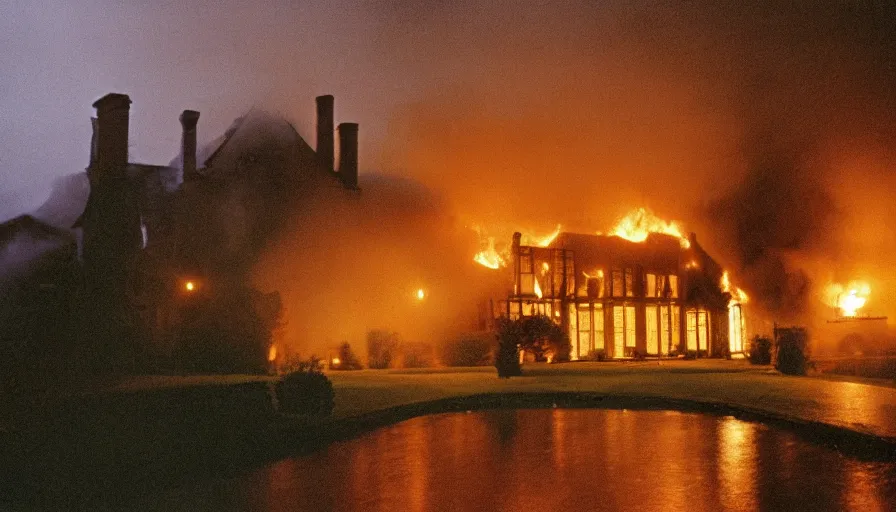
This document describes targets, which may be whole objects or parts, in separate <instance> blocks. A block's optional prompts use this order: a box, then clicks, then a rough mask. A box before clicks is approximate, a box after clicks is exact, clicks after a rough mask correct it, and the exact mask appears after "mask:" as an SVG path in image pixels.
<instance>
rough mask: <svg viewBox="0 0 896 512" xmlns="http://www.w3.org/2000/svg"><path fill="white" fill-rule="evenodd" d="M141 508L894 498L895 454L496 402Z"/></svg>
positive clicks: (682, 421) (846, 502) (520, 507)
mask: <svg viewBox="0 0 896 512" xmlns="http://www.w3.org/2000/svg"><path fill="white" fill-rule="evenodd" d="M140 501H141V502H140V503H138V504H135V505H134V506H135V507H136V508H140V509H142V510H189V511H199V510H258V511H285V510H309V511H310V510H321V511H323V510H358V511H361V510H363V511H430V510H446V511H448V510H450V511H489V512H499V511H530V510H532V511H536V510H539V511H540V510H576V511H584V510H639V511H640V510H643V511H651V510H687V511H689V512H693V511H701V510H707V511H709V510H712V511H717V510H861V511H873V510H892V509H893V507H896V464H891V463H881V462H863V461H859V460H855V459H852V458H849V457H847V456H844V455H842V454H841V453H839V452H837V451H835V450H833V449H830V448H827V447H823V446H818V445H814V444H811V443H808V442H806V441H805V440H802V439H800V438H799V437H797V436H796V435H795V434H793V433H791V432H789V431H783V430H780V429H776V428H773V427H769V426H765V425H762V424H758V423H751V422H744V421H741V420H737V419H734V418H731V417H718V416H711V415H703V414H690V413H680V412H667V411H625V410H601V409H535V410H496V411H485V412H474V413H466V414H464V413H451V414H440V415H434V416H426V417H421V418H415V419H412V420H408V421H405V422H402V423H399V424H396V425H393V426H390V427H386V428H383V429H380V430H377V431H375V432H371V433H368V434H365V435H363V436H361V437H359V438H357V439H353V440H350V441H346V442H340V443H335V444H333V445H331V446H329V447H328V448H326V449H324V450H322V451H320V452H317V453H314V454H312V455H308V456H302V457H294V458H291V459H287V460H283V461H280V462H277V463H275V464H272V465H270V466H267V467H264V468H261V469H259V470H256V471H254V472H252V473H250V474H247V475H243V476H241V477H238V478H234V479H228V480H214V481H207V482H198V483H196V484H195V485H191V486H185V487H181V488H178V489H174V490H171V491H166V492H165V493H163V494H162V495H155V496H152V497H147V498H146V499H144V500H140Z"/></svg>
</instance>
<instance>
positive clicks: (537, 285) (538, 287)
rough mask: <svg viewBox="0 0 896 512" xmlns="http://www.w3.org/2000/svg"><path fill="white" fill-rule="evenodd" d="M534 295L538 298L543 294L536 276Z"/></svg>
mask: <svg viewBox="0 0 896 512" xmlns="http://www.w3.org/2000/svg"><path fill="white" fill-rule="evenodd" d="M535 296H536V297H538V298H539V299H540V298H542V296H543V295H542V293H541V286H539V284H538V278H537V277H536V278H535Z"/></svg>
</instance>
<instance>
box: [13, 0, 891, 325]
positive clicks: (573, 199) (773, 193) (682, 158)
mask: <svg viewBox="0 0 896 512" xmlns="http://www.w3.org/2000/svg"><path fill="white" fill-rule="evenodd" d="M294 4H295V5H294ZM406 4H407V3H406V2H388V1H384V2H364V3H358V4H353V3H350V2H339V1H336V2H316V3H313V2H301V3H299V2H285V1H284V2H266V3H264V4H261V5H253V6H249V4H248V3H242V2H231V1H228V2H198V1H197V2H190V3H186V4H183V5H175V4H174V3H172V4H158V5H156V4H154V3H152V4H147V5H146V6H143V5H142V4H138V3H136V2H135V3H134V4H133V5H130V6H128V5H121V4H118V3H112V2H108V3H105V2H80V3H78V4H77V5H76V4H75V3H71V4H69V5H65V4H63V5H57V6H55V7H52V8H47V7H37V6H27V5H26V6H22V5H18V4H13V3H8V4H7V3H5V2H4V3H2V4H0V5H2V7H0V11H2V14H3V16H0V32H2V33H3V34H5V35H4V36H3V37H4V44H3V45H2V46H0V47H2V48H3V50H2V51H0V65H2V66H3V69H4V70H6V71H7V72H5V73H2V74H0V91H2V93H0V94H2V96H0V102H2V103H0V104H2V107H3V111H4V113H5V115H4V116H3V117H2V118H0V140H2V141H3V151H2V153H0V168H2V169H3V171H2V172H3V174H2V181H0V191H2V193H0V215H2V216H3V217H9V216H12V215H14V214H15V213H18V212H20V211H25V210H29V209H32V208H34V207H36V206H37V205H38V204H39V203H40V202H41V200H42V199H43V197H45V195H46V194H47V193H48V192H49V185H50V183H51V182H52V180H53V179H54V178H55V177H58V176H61V175H64V174H68V173H71V172H74V171H77V170H80V169H83V167H84V166H85V165H86V162H87V155H88V141H89V136H90V134H89V132H90V125H89V121H88V117H89V115H90V114H91V113H92V112H91V110H92V109H91V108H90V104H91V103H92V102H93V101H94V100H95V99H96V98H98V97H100V96H101V95H103V94H104V93H106V92H110V91H115V92H123V93H127V94H130V95H131V97H132V99H133V100H134V105H133V108H132V116H131V136H132V141H131V146H132V152H131V154H132V159H133V160H139V161H143V162H146V163H163V162H167V161H169V160H170V158H171V156H172V155H173V154H176V151H177V147H178V143H179V137H180V127H179V125H178V123H177V115H178V113H179V112H180V111H181V110H183V109H185V108H191V109H196V110H199V111H201V112H202V118H201V119H200V122H199V132H200V139H206V140H209V139H211V138H213V137H215V136H217V135H219V134H220V133H221V132H223V131H224V129H225V128H226V127H227V125H228V124H229V123H230V121H231V120H232V119H233V118H235V117H237V116H238V115H240V114H242V113H243V112H244V111H245V110H246V109H247V108H248V107H249V106H251V105H253V104H263V105H264V106H266V107H267V108H269V109H273V110H277V111H279V112H282V113H283V114H284V115H286V116H287V117H288V118H289V119H291V120H294V121H295V122H296V124H297V128H298V129H299V132H300V133H301V134H302V135H303V136H304V137H305V139H306V140H308V141H309V142H310V143H311V144H312V145H313V141H314V134H313V126H314V117H313V97H314V96H316V95H318V94H326V93H329V94H334V95H335V96H336V116H337V120H340V121H354V122H358V123H360V126H361V131H360V133H361V137H360V147H361V149H360V167H361V175H362V187H363V180H364V175H365V174H367V175H372V173H374V172H379V173H386V174H387V175H391V176H395V177H396V178H398V181H396V182H395V183H404V181H402V180H411V181H413V182H416V184H414V185H408V189H409V190H410V192H408V193H409V194H411V195H413V194H414V192H413V190H416V189H415V188H414V187H416V186H417V184H419V185H422V186H424V187H427V188H429V189H431V190H432V191H434V193H436V194H437V195H438V197H440V198H441V199H440V200H441V201H444V202H445V204H446V205H449V206H446V207H445V209H444V210H445V211H446V212H451V214H450V216H451V218H452V219H453V220H454V221H456V225H459V226H472V225H480V226H485V227H491V231H492V232H493V234H496V235H499V236H502V237H506V238H508V239H509V236H510V233H509V232H508V233H503V232H502V231H501V230H500V229H499V228H498V227H499V226H528V227H530V228H531V229H533V230H540V231H542V232H545V233H547V232H550V231H551V230H552V229H553V228H554V227H555V226H556V225H557V224H558V223H560V224H563V226H564V227H565V228H566V229H570V230H578V231H586V232H587V231H597V230H604V229H607V228H608V227H609V226H610V225H611V224H612V223H613V221H614V220H615V219H617V218H618V217H619V216H621V215H622V214H624V213H626V212H627V211H629V210H631V209H632V208H634V207H637V206H647V207H650V208H651V209H652V210H653V211H654V212H655V213H656V214H657V215H659V216H660V217H663V218H667V219H676V220H679V221H681V222H682V223H683V224H684V225H685V227H686V228H687V229H688V230H690V231H695V232H696V233H698V238H699V240H700V241H701V243H702V244H703V245H705V246H706V247H707V248H708V250H709V251H710V253H711V254H714V255H716V256H717V257H718V258H719V259H720V260H721V262H722V263H723V264H724V265H725V266H726V268H729V269H730V270H731V272H732V276H733V279H734V280H735V282H736V283H737V284H739V285H740V286H742V287H743V288H745V289H746V291H747V292H748V293H749V294H750V296H751V298H752V299H753V304H754V305H755V308H756V310H758V311H761V312H763V313H764V316H765V317H766V318H767V319H775V320H780V321H788V322H789V321H800V320H803V319H805V318H806V315H807V314H809V313H816V314H819V311H821V310H823V309H824V307H823V304H821V301H820V298H821V297H820V296H821V292H820V289H821V287H822V286H824V284H825V283H827V282H828V281H836V282H846V281H849V280H851V279H863V280H866V281H868V282H869V283H870V284H871V287H872V296H871V298H870V299H869V302H868V306H867V308H868V310H869V311H872V312H874V313H877V314H888V315H890V316H896V300H894V299H892V297H894V294H893V290H896V273H894V272H893V270H892V268H891V267H892V265H891V263H890V261H891V258H890V256H889V255H890V254H892V253H893V251H894V249H896V238H894V234H893V229H892V226H891V222H892V219H894V218H896V206H894V203H893V202H892V200H891V198H890V196H891V194H892V191H893V190H896V160H894V145H893V142H892V141H893V140H894V135H896V40H894V34H896V27H894V21H893V20H896V8H894V7H893V6H892V5H890V4H888V3H885V2H863V3H861V4H860V3H855V2H816V3H812V4H811V5H810V4H807V6H795V7H793V6H792V7H778V6H759V5H738V6H732V5H726V6H724V7H722V6H720V5H718V4H717V3H716V2H697V3H693V2H689V3H686V4H684V3H683V4H682V5H676V4H670V3H661V4H656V3H646V2H637V3H633V2H623V1H619V2H599V3H598V2H588V1H581V2H563V3H562V4H558V5H554V4H553V3H549V2H534V1H533V2H529V1H506V2H439V1H431V2H420V3H417V4H416V5H414V6H409V5H406ZM399 195H400V194H399ZM390 197H391V196H390ZM365 201H366V200H365ZM372 208H373V207H372ZM376 227H377V226H369V229H376ZM393 227H394V229H400V228H401V225H400V223H396V225H395V226H393ZM454 227H456V226H453V227H452V229H453V228H454ZM364 229H368V227H365V228H364ZM492 232H490V234H492ZM307 236H308V239H309V240H313V237H314V233H313V232H312V233H307ZM390 236H395V237H399V238H400V235H390ZM274 250H276V249H272V251H274ZM471 256H472V255H471ZM275 259H277V258H275ZM403 264H405V265H407V266H408V268H413V262H404V263H403ZM321 271H325V269H323V268H322V269H321ZM403 275H409V274H407V273H405V274H403ZM396 279H397V278H396ZM411 281H412V279H411V278H410V277H409V278H408V282H406V283H405V282H401V283H400V285H401V286H407V287H409V289H411V288H413V287H414V286H415V285H414V284H412V283H411ZM409 293H410V292H409ZM332 300H333V301H336V300H337V299H335V298H334V299H332ZM384 307H386V306H385V305H384ZM371 322H372V321H371ZM409 328H410V327H409ZM346 335H348V334H346ZM333 341H339V340H333Z"/></svg>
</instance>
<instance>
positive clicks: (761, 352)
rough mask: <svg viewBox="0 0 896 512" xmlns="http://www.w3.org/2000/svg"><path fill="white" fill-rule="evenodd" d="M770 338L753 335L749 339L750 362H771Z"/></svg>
mask: <svg viewBox="0 0 896 512" xmlns="http://www.w3.org/2000/svg"><path fill="white" fill-rule="evenodd" d="M771 362H772V340H770V339H769V338H766V337H764V336H753V339H752V340H750V364H771Z"/></svg>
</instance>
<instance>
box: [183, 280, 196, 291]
mask: <svg viewBox="0 0 896 512" xmlns="http://www.w3.org/2000/svg"><path fill="white" fill-rule="evenodd" d="M184 290H186V291H188V292H192V291H194V290H196V283H194V282H193V281H187V282H186V283H184Z"/></svg>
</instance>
